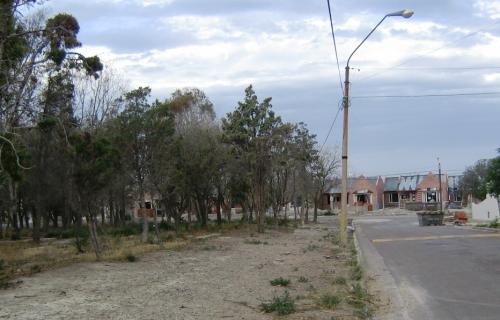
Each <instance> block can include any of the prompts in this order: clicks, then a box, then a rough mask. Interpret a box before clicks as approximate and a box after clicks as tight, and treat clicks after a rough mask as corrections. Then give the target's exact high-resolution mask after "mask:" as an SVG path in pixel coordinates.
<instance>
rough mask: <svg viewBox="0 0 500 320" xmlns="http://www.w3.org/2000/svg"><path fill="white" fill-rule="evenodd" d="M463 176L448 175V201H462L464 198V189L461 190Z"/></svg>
mask: <svg viewBox="0 0 500 320" xmlns="http://www.w3.org/2000/svg"><path fill="white" fill-rule="evenodd" d="M463 177H464V176H463V175H458V176H449V177H448V201H450V202H462V201H463V200H464V199H463V197H462V191H461V190H460V183H461V182H462V178H463Z"/></svg>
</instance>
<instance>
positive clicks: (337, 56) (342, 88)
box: [326, 0, 344, 94]
mask: <svg viewBox="0 0 500 320" xmlns="http://www.w3.org/2000/svg"><path fill="white" fill-rule="evenodd" d="M326 2H327V4H328V15H329V16H330V27H331V29H332V39H333V47H334V48H335V59H336V60H337V70H338V71H339V83H340V89H341V90H342V94H344V86H343V85H342V75H341V73H340V64H339V55H338V53H337V42H336V41H335V31H334V29H333V19H332V9H331V6H330V0H326Z"/></svg>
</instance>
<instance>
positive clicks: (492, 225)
mask: <svg viewBox="0 0 500 320" xmlns="http://www.w3.org/2000/svg"><path fill="white" fill-rule="evenodd" d="M488 227H489V228H500V220H498V218H495V220H493V221H492V222H490V224H489V225H488Z"/></svg>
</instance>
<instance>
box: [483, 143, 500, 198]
mask: <svg viewBox="0 0 500 320" xmlns="http://www.w3.org/2000/svg"><path fill="white" fill-rule="evenodd" d="M497 151H498V153H499V156H497V157H496V158H493V159H491V160H490V162H489V165H488V172H487V174H486V180H487V181H488V182H487V184H488V185H487V187H488V189H489V190H488V191H489V192H490V193H492V194H494V195H496V196H499V195H500V149H498V150H497Z"/></svg>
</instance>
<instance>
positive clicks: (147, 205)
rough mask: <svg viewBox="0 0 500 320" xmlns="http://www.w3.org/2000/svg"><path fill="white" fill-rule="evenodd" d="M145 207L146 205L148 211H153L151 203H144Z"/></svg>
mask: <svg viewBox="0 0 500 320" xmlns="http://www.w3.org/2000/svg"><path fill="white" fill-rule="evenodd" d="M144 205H145V207H146V209H151V202H149V201H146V202H145V203H144Z"/></svg>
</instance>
